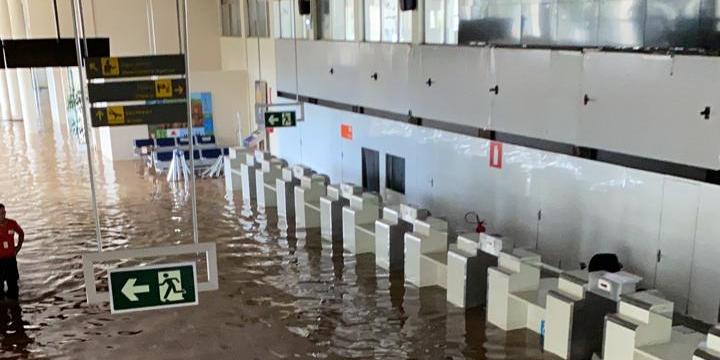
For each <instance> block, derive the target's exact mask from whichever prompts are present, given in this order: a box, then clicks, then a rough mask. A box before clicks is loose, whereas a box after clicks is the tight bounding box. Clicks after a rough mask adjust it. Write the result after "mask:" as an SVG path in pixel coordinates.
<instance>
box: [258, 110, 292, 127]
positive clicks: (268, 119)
mask: <svg viewBox="0 0 720 360" xmlns="http://www.w3.org/2000/svg"><path fill="white" fill-rule="evenodd" d="M296 125H297V117H296V115H295V111H268V112H266V113H265V127H266V128H276V127H293V126H296Z"/></svg>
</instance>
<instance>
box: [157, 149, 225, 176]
mask: <svg viewBox="0 0 720 360" xmlns="http://www.w3.org/2000/svg"><path fill="white" fill-rule="evenodd" d="M175 151H176V150H175V149H173V150H168V151H156V152H154V153H153V156H152V160H153V166H154V167H155V170H157V171H160V172H162V171H165V170H167V169H168V168H169V167H170V162H172V159H173V154H174V153H175ZM177 151H182V153H183V157H184V158H185V160H190V151H189V150H177ZM229 154H230V149H228V148H212V149H200V150H195V151H194V152H193V155H194V156H193V157H194V158H195V159H194V160H195V168H196V169H202V168H207V167H210V166H212V165H213V164H215V163H216V162H217V161H218V159H219V158H220V157H221V156H223V155H229Z"/></svg>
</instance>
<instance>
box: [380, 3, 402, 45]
mask: <svg viewBox="0 0 720 360" xmlns="http://www.w3.org/2000/svg"><path fill="white" fill-rule="evenodd" d="M381 14H382V35H381V39H380V40H381V41H384V42H397V41H398V25H399V24H398V23H399V19H398V2H397V0H382V10H381Z"/></svg>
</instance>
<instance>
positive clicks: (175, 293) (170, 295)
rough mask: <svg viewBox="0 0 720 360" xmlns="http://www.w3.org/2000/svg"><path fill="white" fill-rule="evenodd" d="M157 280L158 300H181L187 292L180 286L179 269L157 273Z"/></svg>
mask: <svg viewBox="0 0 720 360" xmlns="http://www.w3.org/2000/svg"><path fill="white" fill-rule="evenodd" d="M158 282H159V284H160V301H162V302H168V301H180V300H183V298H184V295H185V294H186V293H187V291H186V290H185V289H183V288H182V282H181V281H180V271H168V272H161V273H158Z"/></svg>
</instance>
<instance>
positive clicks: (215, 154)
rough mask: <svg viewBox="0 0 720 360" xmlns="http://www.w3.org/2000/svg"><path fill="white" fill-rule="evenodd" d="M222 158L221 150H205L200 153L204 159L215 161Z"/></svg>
mask: <svg viewBox="0 0 720 360" xmlns="http://www.w3.org/2000/svg"><path fill="white" fill-rule="evenodd" d="M221 156H222V150H221V149H205V150H203V151H202V157H203V158H204V159H217V158H219V157H221Z"/></svg>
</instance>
